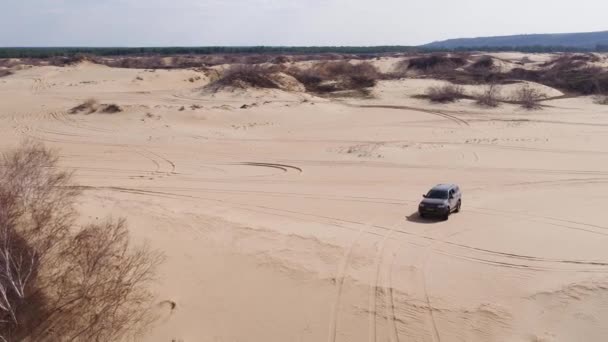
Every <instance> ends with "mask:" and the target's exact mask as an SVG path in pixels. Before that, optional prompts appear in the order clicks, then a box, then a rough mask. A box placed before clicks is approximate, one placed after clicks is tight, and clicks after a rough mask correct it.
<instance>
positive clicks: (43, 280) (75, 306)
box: [0, 143, 162, 341]
mask: <svg viewBox="0 0 608 342" xmlns="http://www.w3.org/2000/svg"><path fill="white" fill-rule="evenodd" d="M78 195H79V191H78V190H77V187H75V186H73V183H72V176H71V174H70V173H68V172H64V171H60V170H59V169H58V168H57V155H56V154H55V153H54V152H52V151H50V150H48V149H46V148H44V147H43V146H41V145H38V144H33V143H26V144H24V145H23V146H22V147H21V148H20V149H18V150H16V151H14V152H12V153H9V154H6V155H4V156H3V160H2V166H1V167H0V340H3V341H23V340H27V341H116V340H119V339H121V338H124V337H126V336H128V335H131V334H136V333H138V332H140V331H141V330H140V329H141V328H142V327H144V326H145V325H146V324H147V323H149V322H150V317H151V316H150V315H149V308H150V307H151V306H150V304H151V303H150V300H151V298H152V295H151V292H150V291H149V290H148V288H147V285H148V283H149V282H150V281H151V280H152V278H153V276H154V273H155V269H156V267H157V266H158V265H159V263H160V262H161V260H162V256H161V255H160V254H158V253H156V252H154V251H151V250H150V249H149V248H147V247H146V246H141V247H137V246H133V245H132V244H131V243H130V242H129V238H128V232H127V228H126V226H125V222H124V220H119V221H116V222H112V221H107V222H106V223H102V224H90V225H88V226H85V227H84V228H79V226H78V225H77V224H76V218H77V216H78V213H77V212H76V210H75V207H74V204H75V202H76V200H77V196H78Z"/></svg>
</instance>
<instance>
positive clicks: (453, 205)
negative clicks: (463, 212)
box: [449, 189, 458, 208]
mask: <svg viewBox="0 0 608 342" xmlns="http://www.w3.org/2000/svg"><path fill="white" fill-rule="evenodd" d="M449 196H450V197H449V198H450V199H449V201H450V208H456V204H457V202H458V198H456V191H455V190H454V189H450V193H449Z"/></svg>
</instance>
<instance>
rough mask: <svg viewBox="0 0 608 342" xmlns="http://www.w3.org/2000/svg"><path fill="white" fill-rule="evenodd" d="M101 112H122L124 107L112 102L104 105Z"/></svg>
mask: <svg viewBox="0 0 608 342" xmlns="http://www.w3.org/2000/svg"><path fill="white" fill-rule="evenodd" d="M100 112H101V113H105V114H114V113H120V112H122V108H121V107H120V106H119V105H117V104H114V103H112V104H107V105H102V108H101V110H100Z"/></svg>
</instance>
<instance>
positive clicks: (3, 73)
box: [0, 69, 13, 77]
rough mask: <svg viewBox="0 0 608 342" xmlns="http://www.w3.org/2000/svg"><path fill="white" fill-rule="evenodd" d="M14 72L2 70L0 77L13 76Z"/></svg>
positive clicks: (0, 70)
mask: <svg viewBox="0 0 608 342" xmlns="http://www.w3.org/2000/svg"><path fill="white" fill-rule="evenodd" d="M12 74H13V72H12V71H10V70H8V69H0V77H4V76H9V75H12Z"/></svg>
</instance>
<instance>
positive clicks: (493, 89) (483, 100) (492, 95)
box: [475, 83, 500, 107]
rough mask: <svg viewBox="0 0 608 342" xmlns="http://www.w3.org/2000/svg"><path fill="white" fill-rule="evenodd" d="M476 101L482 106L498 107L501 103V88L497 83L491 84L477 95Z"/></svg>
mask: <svg viewBox="0 0 608 342" xmlns="http://www.w3.org/2000/svg"><path fill="white" fill-rule="evenodd" d="M475 103H477V104H478V105H480V106H482V107H498V105H499V104H500V88H499V87H498V86H497V85H496V84H493V83H492V84H490V85H488V86H487V88H486V89H485V90H484V91H483V93H481V94H479V95H477V96H476V97H475Z"/></svg>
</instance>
